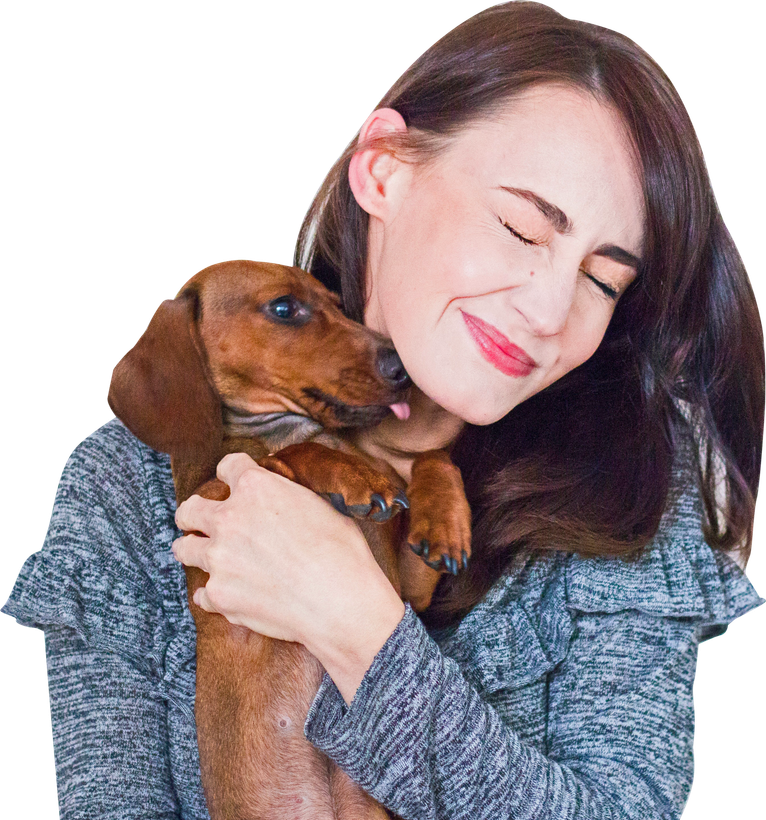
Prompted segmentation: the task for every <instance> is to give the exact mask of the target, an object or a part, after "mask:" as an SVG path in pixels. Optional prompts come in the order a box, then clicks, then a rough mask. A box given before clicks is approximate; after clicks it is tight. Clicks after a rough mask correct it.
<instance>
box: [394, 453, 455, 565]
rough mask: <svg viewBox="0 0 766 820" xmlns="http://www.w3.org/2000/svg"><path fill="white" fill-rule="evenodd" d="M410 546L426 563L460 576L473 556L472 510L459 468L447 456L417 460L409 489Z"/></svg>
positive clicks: (439, 455)
mask: <svg viewBox="0 0 766 820" xmlns="http://www.w3.org/2000/svg"><path fill="white" fill-rule="evenodd" d="M407 493H408V495H409V498H410V523H409V532H408V535H407V543H408V544H409V547H410V549H411V550H412V551H413V552H414V553H415V554H416V555H419V556H420V557H421V558H422V559H423V561H424V563H425V564H426V565H427V566H429V567H431V569H435V570H437V571H439V572H445V571H446V572H450V573H452V574H453V575H457V574H458V572H460V570H464V569H467V568H468V559H469V558H470V557H471V509H470V507H469V506H468V501H467V500H466V497H465V489H464V487H463V481H462V478H461V476H460V471H459V470H458V468H457V467H456V466H455V465H454V464H453V463H452V462H451V461H450V460H449V458H448V457H447V456H446V454H444V453H442V452H439V451H434V452H432V453H425V454H423V456H422V457H421V458H420V460H419V461H416V463H415V465H414V467H413V471H412V481H411V482H410V486H409V487H408V489H407Z"/></svg>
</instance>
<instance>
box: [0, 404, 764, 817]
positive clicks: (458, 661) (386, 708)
mask: <svg viewBox="0 0 766 820" xmlns="http://www.w3.org/2000/svg"><path fill="white" fill-rule="evenodd" d="M693 484H694V482H693V476H692V473H691V471H690V469H689V468H688V467H684V465H683V464H681V465H680V466H678V467H677V469H676V471H675V476H674V490H673V492H672V494H671V498H670V502H669V506H668V510H667V512H666V515H665V517H664V519H663V522H662V526H661V528H660V532H659V533H658V535H657V537H656V539H655V543H654V544H653V547H652V549H651V550H649V551H648V552H647V553H646V554H645V556H644V557H643V558H642V559H641V560H640V561H639V562H638V563H633V564H626V563H623V562H621V561H618V560H609V559H598V560H582V559H578V558H577V557H573V556H570V555H564V554H556V553H554V554H552V555H550V556H548V557H544V558H537V559H528V560H527V561H526V562H520V563H519V565H518V566H517V567H515V569H514V570H513V571H512V572H510V573H509V574H508V575H507V576H505V577H503V578H502V579H501V580H500V581H498V583H496V584H495V586H494V587H493V588H492V589H491V590H490V592H489V593H488V595H487V596H486V598H485V599H484V600H483V601H482V602H481V603H480V604H478V605H477V606H476V607H475V608H474V609H473V610H472V611H471V612H470V613H469V614H468V615H467V616H466V617H465V618H464V619H463V621H462V622H461V623H460V625H459V627H458V628H453V629H450V630H444V631H441V632H440V633H432V634H430V635H429V633H428V632H427V631H426V629H425V628H424V627H423V625H422V624H421V622H420V621H419V619H418V618H417V617H416V615H415V614H414V613H413V611H412V610H411V609H410V608H409V606H407V608H406V613H405V615H404V618H403V619H402V621H401V622H400V624H399V625H398V627H397V628H396V630H395V631H394V633H393V634H392V635H391V637H390V638H389V639H388V641H387V642H386V644H385V645H384V646H383V648H382V649H381V650H380V652H379V653H378V655H377V656H376V658H375V660H374V662H373V664H372V666H371V668H370V669H369V670H368V672H367V674H366V675H365V677H364V680H363V681H362V684H361V686H360V688H359V690H358V691H357V693H356V696H355V698H354V700H353V702H352V704H351V705H350V706H346V704H345V703H344V701H343V698H342V697H341V695H340V693H339V692H338V690H337V689H336V687H335V685H334V684H333V682H332V680H331V679H330V678H329V676H328V675H325V677H324V680H323V682H322V684H321V686H320V689H319V691H318V693H317V695H316V697H315V699H314V701H313V704H312V706H311V710H310V712H309V715H308V719H307V720H306V724H305V729H304V731H305V734H306V736H307V737H308V739H309V740H310V741H311V742H312V743H313V744H315V745H316V746H317V747H319V748H320V749H322V750H323V751H324V752H325V753H326V754H328V755H329V756H330V757H331V758H332V759H333V760H335V761H336V762H337V763H338V764H339V765H340V766H341V767H342V768H343V769H345V770H346V771H347V772H348V773H349V775H350V776H351V777H352V778H354V779H355V780H356V781H358V782H359V783H360V784H361V785H362V786H363V787H364V788H365V789H366V790H367V791H369V792H370V793H371V794H372V795H373V796H374V797H375V798H377V799H378V800H379V801H380V802H381V803H383V804H384V805H386V806H387V807H389V808H390V809H391V810H393V811H394V812H396V813H398V814H399V815H401V817H403V818H405V820H407V819H408V818H412V819H413V820H436V819H437V818H438V820H448V818H449V820H460V819H461V818H470V820H484V819H485V818H486V820H490V818H491V820H501V818H515V820H532V818H535V820H554V819H555V820H563V819H564V818H568V819H569V820H586V819H587V820H602V819H605V818H614V820H617V818H621V819H625V818H632V820H639V818H640V820H646V818H677V817H678V816H679V815H680V814H681V811H682V809H683V806H684V803H685V801H686V798H687V795H688V792H689V788H690V785H691V779H692V766H693V764H692V736H693V729H694V713H693V704H692V683H693V680H694V669H695V662H696V656H697V645H698V643H699V641H700V640H704V639H705V638H707V637H710V636H712V635H714V634H720V632H722V631H723V630H724V629H725V626H726V624H728V623H729V622H731V621H732V620H733V619H734V618H736V617H738V616H740V615H742V614H743V613H745V612H747V611H748V610H749V609H752V608H753V607H755V606H757V605H758V604H760V603H762V601H761V599H760V598H759V597H758V596H757V595H756V593H755V590H754V589H753V588H752V586H751V585H750V584H749V582H748V581H747V579H746V578H745V576H744V575H743V573H742V572H741V571H740V569H739V567H738V566H737V565H736V564H735V563H734V562H733V561H731V560H730V559H729V558H728V557H727V556H725V555H723V554H721V553H720V552H714V551H713V550H711V549H710V548H709V547H708V546H707V545H706V544H705V542H704V541H703V539H702V536H701V531H700V509H699V501H698V498H697V495H696V494H695V492H693V491H692V490H691V489H690V488H691V487H692V486H693ZM174 510H175V500H174V495H173V485H172V480H171V475H170V467H169V461H168V458H167V457H166V456H164V455H162V454H159V453H156V452H154V451H153V450H150V449H149V448H148V447H146V446H144V445H143V444H141V443H140V442H138V441H137V440H136V439H135V438H134V437H133V436H132V435H131V434H130V433H129V432H128V431H127V430H126V429H125V428H124V427H123V426H122V425H121V424H120V423H119V422H118V421H116V420H115V421H112V422H110V423H108V424H106V425H105V426H104V427H102V428H101V429H100V430H99V431H98V432H96V433H95V434H94V435H93V436H91V437H90V438H88V439H87V440H86V441H85V442H83V443H82V444H81V445H80V446H79V447H78V448H77V449H76V450H75V452H74V454H73V455H72V457H71V459H70V460H69V462H68V464H67V466H66V469H65V471H64V475H63V477H62V479H61V484H60V486H59V489H58V495H57V498H56V503H55V507H54V510H53V517H52V520H51V524H50V529H49V531H48V536H47V539H46V542H45V545H44V547H43V549H42V550H41V551H40V552H38V553H35V554H34V555H32V556H31V557H30V558H29V559H28V560H27V562H26V563H25V564H24V567H23V568H22V571H21V573H20V575H19V578H18V581H17V582H16V585H15V587H14V589H13V592H12V594H11V597H10V599H9V600H8V602H7V603H6V605H5V606H4V607H3V610H2V611H3V612H5V613H7V614H9V615H12V616H14V617H16V618H17V619H18V621H19V622H20V623H22V624H25V625H28V626H35V627H39V628H42V629H44V630H45V637H46V648H47V654H48V672H49V685H50V698H51V712H52V718H53V736H54V737H53V739H54V746H55V755H56V769H57V777H58V788H59V802H60V808H61V817H62V819H63V820H69V819H70V818H72V820H74V818H77V820H83V818H100V820H110V819H111V818H115V820H116V819H117V818H119V820H128V819H129V818H144V820H149V818H151V820H159V818H167V819H168V820H169V819H170V818H189V820H191V819H192V818H195V819H196V818H206V817H207V816H208V815H207V810H206V808H205V800H204V795H203V791H202V785H201V782H200V773H199V758H198V751H197V742H196V734H195V726H194V715H193V708H194V686H195V632H194V622H193V621H192V618H191V616H190V614H189V612H188V609H187V605H186V588H185V579H184V573H183V569H182V567H181V566H180V565H179V564H178V563H177V562H176V561H175V560H174V559H173V557H172V555H171V553H170V545H171V542H172V541H173V539H174V538H176V537H177V535H178V534H179V533H178V531H177V530H176V528H175V525H174V522H173V514H174Z"/></svg>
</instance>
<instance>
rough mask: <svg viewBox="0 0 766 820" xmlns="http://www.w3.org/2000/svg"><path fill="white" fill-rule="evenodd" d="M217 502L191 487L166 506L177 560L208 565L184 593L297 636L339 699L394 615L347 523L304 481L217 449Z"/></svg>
mask: <svg viewBox="0 0 766 820" xmlns="http://www.w3.org/2000/svg"><path fill="white" fill-rule="evenodd" d="M217 474H218V478H219V479H221V481H223V482H225V483H226V484H227V485H228V486H229V488H230V490H231V495H230V496H229V498H227V499H226V500H225V501H210V500H207V499H203V498H201V497H200V496H192V497H191V498H189V499H188V500H186V501H185V502H184V503H183V504H181V505H180V506H179V508H178V510H177V511H176V524H177V525H178V527H179V528H180V529H182V530H185V531H187V532H189V531H197V532H201V533H204V536H200V535H185V536H183V537H181V538H179V539H177V540H176V541H175V543H174V544H173V554H174V555H175V557H176V558H177V559H178V560H179V561H181V563H183V564H188V565H191V566H196V567H200V568H201V569H203V570H205V572H207V573H209V575H210V579H209V581H208V583H207V585H206V586H205V587H204V588H201V589H199V590H197V592H196V593H195V595H194V601H195V603H196V604H198V605H199V606H200V607H202V609H205V610H207V611H208V612H218V613H220V614H221V615H223V616H224V617H225V618H226V619H227V620H228V621H230V622H231V623H233V624H238V625H242V626H246V627H248V628H249V629H252V630H253V631H255V632H259V633H261V634H263V635H267V636H269V637H271V638H278V639H280V640H286V641H297V642H299V643H302V644H304V645H305V646H306V647H307V648H308V650H309V651H310V652H311V653H312V654H313V655H315V656H316V657H317V659H318V660H319V661H320V662H321V663H322V665H323V666H324V667H325V669H326V670H327V671H328V672H329V673H330V675H331V677H332V678H333V680H334V681H335V684H336V685H337V686H338V689H339V690H340V691H341V694H342V695H343V696H344V698H345V699H346V701H347V702H349V703H350V702H351V699H352V698H353V694H354V692H355V691H356V689H357V687H358V685H359V683H360V682H361V680H362V678H363V677H364V673H365V672H366V671H367V669H368V668H369V666H370V664H371V663H372V660H373V658H374V657H375V655H376V654H377V652H378V650H379V649H380V648H381V647H382V646H383V644H384V643H385V642H386V640H387V638H388V637H389V635H390V634H391V632H393V630H394V629H395V628H396V625H397V624H398V623H399V621H400V620H401V618H402V615H403V614H404V604H403V603H402V601H401V600H400V599H399V597H398V596H397V594H396V592H395V591H394V589H393V587H392V586H391V584H390V583H389V582H388V579H387V578H386V577H385V575H384V574H383V572H382V570H381V569H380V568H379V567H378V565H377V563H376V562H375V559H374V558H373V556H372V553H371V552H370V549H369V547H368V546H367V543H366V541H365V540H364V537H363V536H362V533H361V531H360V530H359V528H358V527H357V525H356V524H355V523H354V522H353V521H352V520H351V519H350V518H346V517H345V516H343V515H341V514H340V513H338V512H336V511H335V510H334V509H333V508H332V507H331V506H330V505H329V504H328V503H327V502H326V501H324V500H323V499H322V498H320V497H319V496H317V495H315V494H314V493H313V492H311V491H310V490H307V489H306V488H305V487H301V486H300V485H298V484H295V483H293V482H291V481H288V480H287V479H285V478H283V477H282V476H279V475H275V474H274V473H271V472H269V471H268V470H265V469H263V468H262V467H259V466H258V465H257V464H256V463H255V462H254V461H253V460H252V459H251V458H250V457H249V456H247V455H244V454H243V453H237V454H233V455H227V456H226V457H225V458H224V459H223V460H222V461H221V462H220V464H219V465H218V470H217Z"/></svg>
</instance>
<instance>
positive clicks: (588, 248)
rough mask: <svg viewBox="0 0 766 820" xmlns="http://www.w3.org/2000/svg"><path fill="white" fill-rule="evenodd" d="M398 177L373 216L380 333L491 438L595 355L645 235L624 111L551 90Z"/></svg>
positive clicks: (371, 272) (527, 98)
mask: <svg viewBox="0 0 766 820" xmlns="http://www.w3.org/2000/svg"><path fill="white" fill-rule="evenodd" d="M389 168H392V169H393V170H391V172H390V174H389V175H388V176H386V177H385V179H384V181H383V183H381V186H380V188H379V191H380V193H381V196H383V197H387V200H386V201H385V203H384V207H375V208H373V209H369V208H368V210H371V219H370V236H369V240H370V241H369V247H370V255H369V262H368V303H367V308H366V312H365V321H366V323H367V324H368V325H369V326H370V327H373V328H375V329H377V330H379V331H380V332H382V333H384V334H385V335H387V336H389V337H390V338H391V339H392V341H393V343H394V345H395V347H396V349H397V351H398V352H399V355H400V356H401V358H402V361H403V363H404V365H405V367H406V368H407V370H408V372H409V373H410V375H411V377H412V379H413V381H414V383H415V384H416V385H417V386H418V387H419V388H420V389H421V390H422V391H423V392H424V393H425V394H426V395H427V396H429V397H430V398H431V399H433V400H434V401H435V402H436V403H437V404H439V405H441V406H442V407H443V408H445V409H446V410H448V411H449V412H450V413H452V414H454V415H456V416H458V417H459V418H461V419H463V420H465V421H468V422H471V423H473V424H489V423H491V422H494V421H496V420H498V419H499V418H501V417H502V416H504V415H505V414H506V413H508V412H509V411H510V410H511V409H513V408H514V407H515V406H516V405H517V404H519V403H520V402H522V401H524V399H527V398H529V397H530V396H532V395H534V394H535V393H537V392H538V391H540V390H542V389H543V388H544V387H546V386H547V385H549V384H551V383H552V382H554V381H556V380H557V379H559V378H561V376H563V375H564V374H565V373H567V372H569V371H570V370H572V369H573V368H575V367H577V366H578V365H580V364H582V363H583V362H584V361H585V360H586V359H588V358H589V357H590V356H591V355H592V354H593V353H594V352H595V350H596V348H597V347H598V345H599V343H600V342H601V340H602V338H603V336H604V332H605V331H606V328H607V325H608V324H609V320H610V318H611V316H612V313H613V311H614V308H615V305H616V303H617V300H618V299H619V297H620V295H621V294H622V293H623V292H624V291H625V289H626V288H627V286H628V285H629V284H630V282H631V281H632V280H633V279H634V277H635V275H636V266H637V264H638V259H639V258H640V256H641V246H642V241H643V232H644V231H643V196H642V191H641V182H640V178H639V174H638V171H637V167H636V162H635V160H634V156H633V153H632V151H631V149H630V147H629V143H628V140H627V137H626V136H625V132H624V129H623V127H622V123H621V120H620V119H619V116H618V115H617V114H616V113H614V112H613V111H612V110H611V109H610V108H607V107H605V106H604V105H602V104H601V103H599V102H597V101H596V100H595V99H594V98H592V97H591V96H589V95H587V94H585V93H584V92H581V91H579V90H574V89H571V88H564V87H559V86H538V87H535V88H533V89H530V90H529V91H527V92H525V93H524V94H523V95H521V96H519V97H517V98H516V99H515V100H513V101H511V102H510V103H509V104H508V105H507V107H506V108H505V109H504V110H503V111H501V112H499V114H498V115H497V116H496V117H494V118H492V119H491V120H485V121H481V122H479V123H477V124H475V125H473V126H470V127H468V128H466V129H465V130H463V131H462V132H461V133H460V134H459V135H458V136H457V137H456V138H454V140H452V141H451V142H450V143H449V144H448V146H447V148H446V149H445V150H444V151H443V152H442V153H441V154H440V155H439V157H438V158H437V159H436V160H434V161H432V162H430V163H428V164H427V165H425V166H420V167H419V166H413V165H408V164H406V163H401V162H398V161H392V160H389ZM363 207H365V206H364V205H363ZM373 212H374V213H373Z"/></svg>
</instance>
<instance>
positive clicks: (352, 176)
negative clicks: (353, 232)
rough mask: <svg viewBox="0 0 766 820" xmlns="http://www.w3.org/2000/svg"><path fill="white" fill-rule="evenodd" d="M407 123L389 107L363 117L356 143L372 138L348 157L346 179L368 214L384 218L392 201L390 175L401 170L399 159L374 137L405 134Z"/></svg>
mask: <svg viewBox="0 0 766 820" xmlns="http://www.w3.org/2000/svg"><path fill="white" fill-rule="evenodd" d="M406 132H407V124H406V123H405V122H404V118H403V117H402V115H401V114H400V113H399V112H398V111H394V109H393V108H379V109H378V110H376V111H373V112H372V114H370V116H369V117H368V118H367V120H366V121H365V123H364V125H363V126H362V128H361V130H360V132H359V145H360V146H364V144H365V143H368V142H372V144H371V145H370V147H368V148H364V147H363V148H362V149H361V150H360V151H357V153H356V154H354V156H353V157H352V158H351V163H350V165H349V169H348V182H349V186H350V187H351V191H352V193H353V194H354V198H355V199H356V201H357V203H358V204H359V207H360V208H362V210H364V211H366V212H367V213H368V214H370V216H376V217H379V218H381V219H384V218H385V216H386V214H387V213H388V211H389V209H390V206H391V204H392V193H393V192H394V186H392V184H391V183H392V181H393V178H394V177H395V176H396V174H397V172H398V171H399V170H401V167H402V165H403V163H402V161H401V160H400V159H398V158H397V157H396V156H395V155H394V153H393V152H392V151H391V150H390V149H389V148H387V146H386V145H385V144H383V143H378V144H376V143H375V140H376V138H380V137H386V136H389V135H391V136H393V135H397V134H405V133H406Z"/></svg>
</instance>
